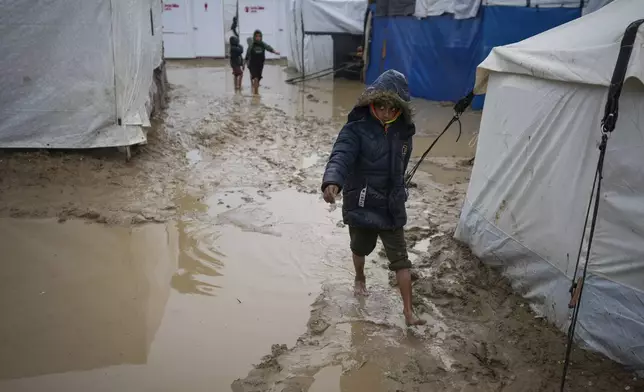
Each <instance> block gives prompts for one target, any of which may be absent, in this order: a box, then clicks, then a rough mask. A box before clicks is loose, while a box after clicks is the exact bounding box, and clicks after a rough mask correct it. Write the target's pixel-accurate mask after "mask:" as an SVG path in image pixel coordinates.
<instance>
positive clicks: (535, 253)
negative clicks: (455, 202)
mask: <svg viewBox="0 0 644 392" xmlns="http://www.w3.org/2000/svg"><path fill="white" fill-rule="evenodd" d="M465 202H466V203H468V204H469V205H470V209H471V210H474V211H475V212H476V214H477V215H478V216H480V217H481V219H483V220H484V221H485V222H487V223H488V224H489V225H490V226H492V227H494V228H495V229H497V230H498V231H499V232H501V233H503V234H505V235H506V238H508V239H510V240H512V241H513V242H514V243H516V244H518V245H519V246H521V247H522V248H523V249H526V250H528V251H530V252H531V253H533V254H534V255H536V256H537V257H538V258H539V259H541V260H543V261H545V262H546V263H548V264H550V265H551V266H552V267H554V268H555V269H556V270H557V271H559V272H561V274H562V275H564V276H566V277H568V274H566V273H565V272H564V271H562V270H561V269H559V268H558V267H557V266H556V265H554V264H553V263H552V262H550V261H549V260H548V259H546V258H544V257H543V256H541V254H539V253H538V252H536V251H534V250H532V249H530V248H528V247H527V246H525V245H524V244H522V243H521V242H520V241H519V240H517V239H516V238H514V237H513V236H511V235H510V234H508V233H506V232H505V231H504V230H503V229H501V228H500V227H498V226H497V225H495V224H494V223H492V222H490V221H489V220H487V218H485V216H484V215H483V214H482V213H481V211H480V210H479V209H478V208H477V207H475V206H474V204H473V203H472V202H471V201H470V200H469V199H467V200H465ZM486 230H487V229H486ZM495 257H497V256H496V255H495ZM499 260H501V259H500V258H499Z"/></svg>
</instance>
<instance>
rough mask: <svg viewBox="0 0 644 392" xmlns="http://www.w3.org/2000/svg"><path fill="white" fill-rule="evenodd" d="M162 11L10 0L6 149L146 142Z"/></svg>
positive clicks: (125, 1) (0, 120) (143, 5)
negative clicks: (145, 130)
mask: <svg viewBox="0 0 644 392" xmlns="http://www.w3.org/2000/svg"><path fill="white" fill-rule="evenodd" d="M161 12H162V4H161V1H160V0H122V1H110V0H94V1H87V0H59V1H43V0H39V1H28V0H4V1H3V2H2V13H0V36H1V37H2V39H0V53H2V56H0V69H2V72H1V73H0V147H3V148H93V147H112V146H129V145H133V144H138V143H142V142H145V140H146V137H145V133H144V131H143V129H142V127H145V126H149V113H150V111H151V105H152V96H153V95H154V94H155V84H154V77H153V74H154V70H155V69H156V68H158V67H160V66H161V65H162V61H163V60H162V48H163V44H162V26H161Z"/></svg>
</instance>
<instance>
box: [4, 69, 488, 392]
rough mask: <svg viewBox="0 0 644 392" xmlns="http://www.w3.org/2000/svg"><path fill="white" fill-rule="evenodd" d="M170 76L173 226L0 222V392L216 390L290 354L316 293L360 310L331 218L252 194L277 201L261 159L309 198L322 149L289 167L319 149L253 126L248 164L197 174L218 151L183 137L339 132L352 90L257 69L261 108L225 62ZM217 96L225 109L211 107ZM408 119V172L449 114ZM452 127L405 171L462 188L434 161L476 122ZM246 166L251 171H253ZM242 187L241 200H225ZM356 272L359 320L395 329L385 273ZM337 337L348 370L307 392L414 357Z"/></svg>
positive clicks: (309, 206)
mask: <svg viewBox="0 0 644 392" xmlns="http://www.w3.org/2000/svg"><path fill="white" fill-rule="evenodd" d="M170 76H171V77H170V81H171V83H172V84H173V86H174V89H175V90H174V92H172V93H171V96H172V104H171V106H170V108H168V111H167V114H168V115H167V117H166V119H165V126H166V128H167V129H168V132H170V133H173V134H176V136H177V138H178V139H179V141H183V142H185V143H184V144H185V146H186V154H185V160H186V162H187V163H188V165H189V167H190V168H191V174H190V175H189V176H188V177H189V179H188V180H187V181H186V183H187V184H186V188H187V189H189V190H186V191H185V194H182V195H178V196H176V200H175V203H174V207H176V211H177V216H178V218H177V219H175V220H174V221H172V222H169V223H165V224H148V225H144V226H136V227H116V226H106V225H99V224H92V223H86V222H83V221H78V220H69V221H66V222H64V223H59V222H58V221H57V220H55V219H51V220H50V219H8V218H7V219H0V248H1V249H3V250H5V253H4V260H5V262H4V263H3V268H2V269H1V270H0V314H2V319H3V321H2V323H0V346H1V347H2V349H1V350H0V390H1V391H12V392H13V391H30V392H31V391H43V390H46V391H61V392H62V391H65V392H67V391H115V390H122V391H179V390H189V391H197V392H198V391H217V392H219V391H229V390H230V385H231V382H232V381H233V380H235V379H237V378H240V377H245V376H246V375H247V374H248V372H249V370H250V369H251V368H252V364H254V363H259V362H260V360H261V357H262V356H263V355H265V354H267V353H268V352H269V350H270V345H271V344H273V343H283V344H287V345H288V346H289V347H291V346H293V345H294V344H295V343H296V341H297V339H298V337H300V336H301V335H302V334H303V333H304V332H305V331H306V330H307V321H309V317H310V305H311V303H313V301H314V300H315V298H316V297H317V296H318V294H319V293H320V286H321V284H322V283H323V282H333V283H334V284H336V285H338V287H339V288H338V289H336V290H334V291H333V292H332V294H333V298H334V299H333V301H334V302H335V303H338V304H341V305H343V306H348V307H349V308H348V309H349V310H351V312H353V311H354V310H355V309H359V308H363V307H364V306H362V305H360V304H355V303H354V302H355V298H353V295H352V292H351V290H350V287H351V280H352V277H353V273H352V266H351V263H350V251H349V249H348V239H347V233H346V228H343V227H342V225H341V224H339V222H340V221H341V211H340V209H339V208H329V206H327V205H326V204H324V202H323V201H322V200H321V197H320V195H319V194H306V193H299V192H297V191H296V190H293V189H285V190H281V191H276V192H271V191H270V189H271V188H269V187H268V186H267V187H266V188H265V189H259V188H261V187H262V186H260V185H258V184H261V183H262V182H265V183H266V184H274V185H276V186H274V187H273V189H275V188H280V189H281V187H282V186H283V184H284V182H283V179H280V175H282V174H283V173H282V174H280V173H277V171H276V169H275V167H274V164H275V162H273V161H274V160H273V159H272V157H273V156H280V157H283V156H288V157H291V158H293V162H287V163H288V164H289V165H292V167H293V170H294V172H295V174H294V175H293V177H298V176H300V175H301V176H303V177H306V178H304V179H302V181H300V182H299V184H300V186H302V185H303V184H304V185H307V186H308V185H311V184H313V183H315V184H314V186H312V188H311V189H316V190H317V186H318V185H317V182H318V181H319V173H317V171H319V170H320V169H321V165H322V162H323V160H324V157H325V156H324V152H326V150H327V149H328V148H327V147H328V146H327V147H325V148H324V152H321V151H318V149H317V148H310V146H306V147H307V148H308V149H307V152H306V153H304V152H303V150H302V149H300V144H301V143H307V142H308V143H312V144H315V143H321V142H320V140H317V141H316V139H315V138H304V137H303V133H302V132H300V133H297V132H288V133H286V134H285V132H284V130H277V131H275V132H273V131H272V128H271V130H270V132H257V129H254V128H253V127H258V126H259V125H260V124H263V123H262V122H261V121H260V120H261V119H253V120H252V121H250V122H248V123H247V124H246V125H245V128H240V129H234V130H232V131H235V132H232V131H231V130H229V133H232V134H234V136H235V137H240V138H241V139H242V140H245V139H244V137H248V138H250V139H253V138H255V139H258V138H259V137H260V136H261V137H262V138H264V139H265V140H264V139H262V140H263V141H262V140H259V141H257V143H256V145H253V143H251V142H248V140H247V141H246V144H242V145H239V147H240V148H241V149H244V148H248V147H249V146H250V147H253V146H254V148H255V149H254V150H248V151H246V150H243V151H235V150H234V149H233V150H232V151H227V152H226V154H229V155H230V156H228V157H224V158H222V157H219V158H221V159H219V160H216V161H213V158H212V156H211V154H213V151H210V152H209V148H210V147H213V146H215V147H216V145H217V143H219V142H218V140H217V139H215V138H214V136H216V135H213V134H210V133H208V132H206V133H204V134H203V136H204V140H198V141H197V144H195V142H194V141H192V140H191V135H190V134H189V132H188V131H189V130H192V131H194V130H195V129H201V128H207V129H206V130H208V131H210V128H213V129H215V128H216V127H211V123H213V122H219V123H221V122H222V119H225V118H226V117H235V116H251V115H253V114H257V113H258V112H259V115H260V117H261V115H263V114H262V111H261V110H258V109H260V108H261V107H263V106H269V107H276V108H278V109H280V110H281V111H283V112H284V113H286V115H288V116H306V117H316V118H318V119H320V118H321V119H325V120H328V119H333V120H337V121H338V127H339V125H340V123H341V122H342V121H343V119H344V118H345V116H346V115H347V113H348V112H349V111H350V110H351V108H352V107H353V104H354V102H355V100H356V97H357V96H358V95H359V94H360V92H361V91H362V89H363V88H364V86H363V85H362V84H360V83H359V82H349V81H337V82H336V83H333V82H331V81H330V80H316V81H310V82H307V83H306V84H305V85H289V84H286V83H284V81H285V80H286V79H288V78H289V77H291V76H293V75H289V74H288V73H287V72H285V71H284V69H283V67H282V66H278V65H268V66H267V67H266V70H265V79H264V81H263V83H264V85H265V86H263V87H262V90H261V97H256V98H255V97H250V96H249V89H248V86H246V87H245V88H246V90H245V91H244V92H242V94H241V95H240V94H236V93H235V92H234V89H233V78H232V75H231V73H230V70H229V68H228V66H227V64H226V62H225V61H203V62H189V63H184V62H174V63H171V65H170ZM246 79H247V78H246ZM244 83H245V84H246V85H247V84H248V80H245V81H244ZM222 97H224V98H226V99H229V100H230V104H228V102H226V104H222ZM414 106H415V109H416V112H417V113H418V114H417V117H416V123H417V129H418V136H417V137H416V138H415V147H414V154H415V155H414V158H413V160H412V163H413V162H415V159H418V157H419V156H420V154H422V151H423V150H424V149H425V148H426V147H427V146H429V144H430V143H431V142H432V141H433V140H434V139H433V138H434V137H435V135H436V134H437V133H438V132H440V131H441V130H442V128H443V127H444V125H445V124H446V123H447V122H448V121H449V119H450V117H451V109H449V108H446V107H443V106H441V105H438V104H434V103H429V102H425V101H421V100H418V101H414ZM231 107H234V108H237V109H232V110H231ZM231 112H232V113H231ZM264 112H266V113H271V112H272V113H276V112H275V111H264ZM315 121H317V120H314V121H312V122H308V123H307V124H306V126H307V127H310V126H312V125H311V124H315ZM463 121H464V135H463V137H462V138H461V140H460V141H459V142H458V143H455V142H454V139H455V137H456V136H455V135H456V133H455V132H453V131H450V132H449V133H448V134H446V135H445V136H444V138H443V139H441V141H440V142H439V143H438V144H437V145H436V147H435V148H434V150H433V151H432V153H431V155H430V157H432V161H431V162H430V161H427V162H425V163H424V164H423V165H422V167H421V170H423V171H426V172H429V173H430V174H431V175H432V176H433V177H434V179H435V180H436V181H437V182H442V183H445V184H451V183H454V182H458V181H461V180H463V181H465V180H466V178H467V173H468V169H463V168H459V167H457V166H455V165H453V164H451V165H450V164H446V163H444V162H441V161H440V158H446V159H448V160H451V161H452V162H453V161H454V159H453V157H454V156H456V157H463V158H470V157H471V156H472V154H473V150H472V149H471V148H470V147H468V143H469V141H470V140H471V135H472V134H473V131H475V130H476V123H477V121H478V115H477V114H469V115H467V116H464V118H463ZM266 124H271V125H270V127H273V126H276V127H277V126H279V125H280V124H281V123H280V122H279V119H277V120H276V121H275V123H274V124H273V123H271V122H270V121H268V122H266ZM262 126H264V125H262ZM290 126H291V127H293V124H291V125H290ZM313 126H314V125H313ZM216 129H219V128H216ZM280 131H281V132H280ZM213 132H214V131H213ZM258 135H259V136H258ZM269 136H274V140H273V139H269V138H268V137H269ZM197 139H198V138H197ZM231 140H232V139H231ZM203 142H207V143H203ZM330 142H331V140H329V141H328V143H330ZM199 143H201V144H199ZM298 143H300V144H298ZM325 143H326V142H325ZM204 145H205V147H204ZM213 149H214V147H213ZM309 150H310V151H309ZM217 151H218V150H217ZM216 154H217V152H215V155H216ZM298 154H299V155H298ZM256 155H259V156H260V158H263V159H265V161H266V162H258V161H257V159H255V158H257V156H256ZM437 159H438V160H437ZM217 165H226V167H225V168H223V169H222V168H221V167H220V166H217ZM289 167H290V166H289ZM287 169H289V168H287ZM287 169H285V170H286V171H288V170H287ZM289 170H290V169H289ZM221 172H225V174H224V175H218V174H217V173H221ZM311 173H315V174H311ZM249 178H251V179H252V180H253V181H246V180H247V179H249ZM259 180H264V181H259ZM246 183H250V184H251V186H253V187H247V188H232V186H239V185H241V184H246ZM309 183H310V184H309ZM289 184H290V182H289ZM294 184H296V185H297V184H298V182H297V181H295V182H294ZM159 187H161V185H159ZM162 191H163V189H161V190H160V192H162ZM102 192H103V190H102V189H101V187H98V186H97V187H96V188H95V189H93V192H92V193H91V194H90V195H91V197H90V196H88V197H87V198H88V199H89V198H95V199H97V200H100V194H101V193H102ZM95 193H96V194H95ZM195 194H200V195H205V196H195ZM50 196H51V195H44V196H43V199H44V198H45V197H50ZM170 207H171V208H174V207H173V206H170ZM172 211H174V210H172ZM367 268H368V269H369V271H368V273H369V274H371V275H370V276H373V275H378V276H377V277H376V279H374V280H373V282H376V284H375V286H376V287H379V288H380V292H379V294H378V291H377V290H376V295H375V296H374V297H371V300H370V301H368V303H367V305H366V309H367V310H370V311H371V313H372V315H371V316H370V318H369V317H368V318H369V319H370V320H371V319H373V320H372V322H377V324H374V325H381V323H385V324H387V325H398V324H397V323H401V322H402V321H401V320H402V319H401V317H400V314H399V309H400V303H399V297H398V295H397V294H395V293H394V292H392V289H391V288H390V287H388V284H387V272H386V270H385V269H383V268H381V267H380V265H379V264H375V263H370V264H369V265H368V266H367ZM345 310H346V309H345V308H342V309H340V311H339V312H338V313H337V316H336V315H334V316H333V317H336V318H337V320H344V319H343V317H348V316H347V315H349V314H351V312H350V311H345ZM355 318H365V315H364V314H362V313H360V314H356V315H355ZM339 325H341V326H344V328H345V330H339V331H338V334H339V335H338V336H343V338H342V339H339V343H338V344H342V345H351V346H352V347H356V348H357V354H356V355H357V356H356V358H355V361H361V362H364V363H362V364H361V365H360V366H358V368H356V369H354V370H352V371H350V372H342V371H339V368H338V367H337V366H330V367H324V368H323V369H322V370H320V371H319V372H316V373H315V374H310V375H309V376H310V377H309V378H310V380H309V381H310V386H311V390H312V391H353V392H359V391H381V390H387V387H386V385H385V384H383V383H384V380H383V377H382V375H383V374H384V373H386V372H387V366H389V365H390V364H385V365H383V364H382V361H381V362H380V363H375V362H374V363H372V362H369V361H368V358H369V357H374V356H375V357H384V358H390V359H391V361H395V362H396V363H404V361H405V358H406V353H407V350H408V349H409V348H410V347H412V346H414V347H415V346H418V344H417V343H413V344H411V343H410V345H408V346H404V347H403V346H400V345H393V346H395V348H393V349H391V350H390V351H387V350H389V348H388V347H390V346H392V344H391V342H393V341H395V342H400V341H403V340H404V337H402V336H398V335H396V336H389V337H387V336H380V335H379V334H381V332H377V331H376V328H375V327H369V326H365V324H364V323H361V322H353V321H351V322H348V323H344V322H341V323H340V324H339ZM399 327H400V328H399V329H396V330H397V331H398V330H402V325H400V326H399ZM396 328H398V327H396ZM378 331H379V330H378ZM373 339H384V340H383V343H382V344H377V345H376V346H378V347H381V348H382V350H384V351H379V352H361V351H360V350H361V349H360V347H365V346H370V345H367V344H365V342H367V341H368V342H371V341H372V340H373ZM316 354H319V353H316ZM340 370H341V369H340Z"/></svg>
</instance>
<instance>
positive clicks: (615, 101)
mask: <svg viewBox="0 0 644 392" xmlns="http://www.w3.org/2000/svg"><path fill="white" fill-rule="evenodd" d="M642 23H644V19H640V20H637V21H635V22H633V23H631V24H630V25H629V26H628V27H627V28H626V31H625V32H624V37H623V38H622V42H621V45H620V50H619V55H618V57H617V63H616V64H615V70H614V71H613V77H612V79H611V83H610V87H609V88H608V98H607V101H606V107H605V110H604V117H603V119H602V122H601V126H602V128H601V132H602V138H601V142H600V144H599V159H598V160H597V169H596V171H595V180H594V181H593V188H592V190H591V195H590V201H589V203H588V210H587V212H586V220H585V222H584V231H583V232H582V235H581V242H580V245H579V253H578V254H577V263H576V265H575V272H574V274H573V277H572V284H571V286H570V293H571V299H570V303H569V304H568V306H569V307H570V308H571V309H573V314H572V318H571V320H570V327H569V329H568V338H567V341H566V357H565V359H564V363H563V373H562V376H561V388H560V391H561V392H564V391H565V387H566V377H567V374H568V368H569V367H570V356H571V354H572V346H573V342H574V338H575V328H576V326H577V321H578V319H579V309H580V307H581V298H582V295H583V292H584V282H585V281H586V275H587V273H588V264H589V262H590V254H591V247H592V243H593V237H594V235H595V228H596V225H597V215H598V212H599V202H600V200H601V184H602V179H603V170H604V160H605V157H606V148H607V146H608V139H609V137H610V135H611V134H612V132H613V131H614V130H615V126H616V125H617V117H618V112H619V97H620V95H621V93H622V87H623V86H624V80H625V78H626V71H627V69H628V63H629V61H630V58H631V53H632V51H633V44H634V42H635V38H636V36H637V31H638V29H639V27H640V26H641V25H642ZM591 206H592V219H591V223H590V233H589V234H588V248H587V249H586V260H585V263H584V268H583V272H582V274H581V277H580V278H577V273H578V271H579V263H580V260H581V251H582V248H583V243H584V239H585V236H586V228H587V225H588V219H589V215H590V211H591Z"/></svg>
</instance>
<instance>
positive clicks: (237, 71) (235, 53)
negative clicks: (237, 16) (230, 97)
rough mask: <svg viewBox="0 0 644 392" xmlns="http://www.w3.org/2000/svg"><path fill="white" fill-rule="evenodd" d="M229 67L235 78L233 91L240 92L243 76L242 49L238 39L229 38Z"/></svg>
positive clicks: (234, 37)
mask: <svg viewBox="0 0 644 392" xmlns="http://www.w3.org/2000/svg"><path fill="white" fill-rule="evenodd" d="M228 42H229V43H230V66H231V67H232V69H233V75H234V76H235V90H241V85H242V76H243V75H244V58H243V56H244V47H243V46H241V45H240V44H239V38H237V37H236V36H232V37H230V40H229V41H228Z"/></svg>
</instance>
